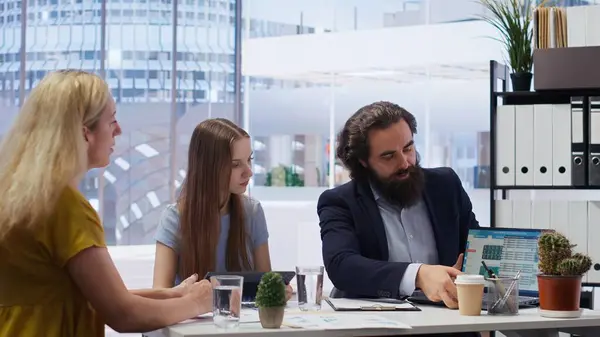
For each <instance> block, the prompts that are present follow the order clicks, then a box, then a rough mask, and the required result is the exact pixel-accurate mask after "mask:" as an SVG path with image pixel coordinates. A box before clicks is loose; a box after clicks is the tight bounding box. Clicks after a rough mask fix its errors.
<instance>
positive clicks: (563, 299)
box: [537, 275, 581, 312]
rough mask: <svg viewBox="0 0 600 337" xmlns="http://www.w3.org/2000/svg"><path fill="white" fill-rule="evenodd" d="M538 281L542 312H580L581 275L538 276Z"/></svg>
mask: <svg viewBox="0 0 600 337" xmlns="http://www.w3.org/2000/svg"><path fill="white" fill-rule="evenodd" d="M537 279H538V288H539V292H540V309H541V310H548V311H576V312H579V302H580V300H581V275H579V276H554V275H551V276H549V275H538V276H537Z"/></svg>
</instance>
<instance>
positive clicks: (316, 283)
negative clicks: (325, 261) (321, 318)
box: [296, 266, 324, 311]
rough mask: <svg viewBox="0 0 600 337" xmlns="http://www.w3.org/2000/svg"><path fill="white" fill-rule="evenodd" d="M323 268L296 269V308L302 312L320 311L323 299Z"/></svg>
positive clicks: (307, 267) (301, 267)
mask: <svg viewBox="0 0 600 337" xmlns="http://www.w3.org/2000/svg"><path fill="white" fill-rule="evenodd" d="M323 269H324V268H323V266H320V267H316V266H313V267H310V266H304V267H303V266H300V267H296V281H297V282H298V285H297V287H298V289H297V296H298V306H299V307H300V310H302V311H309V310H311V311H316V310H321V300H322V298H323Z"/></svg>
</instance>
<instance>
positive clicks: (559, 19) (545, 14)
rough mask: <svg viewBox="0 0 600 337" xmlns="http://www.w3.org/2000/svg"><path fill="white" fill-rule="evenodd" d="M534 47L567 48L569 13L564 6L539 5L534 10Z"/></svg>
mask: <svg viewBox="0 0 600 337" xmlns="http://www.w3.org/2000/svg"><path fill="white" fill-rule="evenodd" d="M533 29H534V31H533V40H534V48H536V49H547V48H566V47H567V46H568V39H567V13H566V9H565V8H563V7H538V8H536V9H535V10H534V11H533Z"/></svg>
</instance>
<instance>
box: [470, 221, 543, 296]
mask: <svg viewBox="0 0 600 337" xmlns="http://www.w3.org/2000/svg"><path fill="white" fill-rule="evenodd" d="M541 234H542V230H541V229H517V228H479V229H471V230H469V236H468V238H467V247H466V250H465V256H464V261H463V272H465V273H467V274H480V275H484V276H487V273H486V271H485V268H484V267H483V265H482V264H481V261H485V264H486V265H487V267H488V268H490V269H491V270H493V271H494V274H496V275H498V276H515V275H516V274H517V272H518V271H519V270H520V271H521V278H520V280H519V294H520V295H522V296H534V297H537V296H538V284H537V274H538V260H539V258H538V245H537V240H538V238H539V237H540V235H541Z"/></svg>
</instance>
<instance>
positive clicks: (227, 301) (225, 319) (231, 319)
mask: <svg viewBox="0 0 600 337" xmlns="http://www.w3.org/2000/svg"><path fill="white" fill-rule="evenodd" d="M210 283H211V284H212V288H213V321H214V322H215V325H216V326H217V327H219V328H224V329H229V328H235V327H237V326H239V323H240V311H241V310H242V290H243V286H244V277H243V276H235V275H221V276H212V277H211V278H210Z"/></svg>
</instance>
